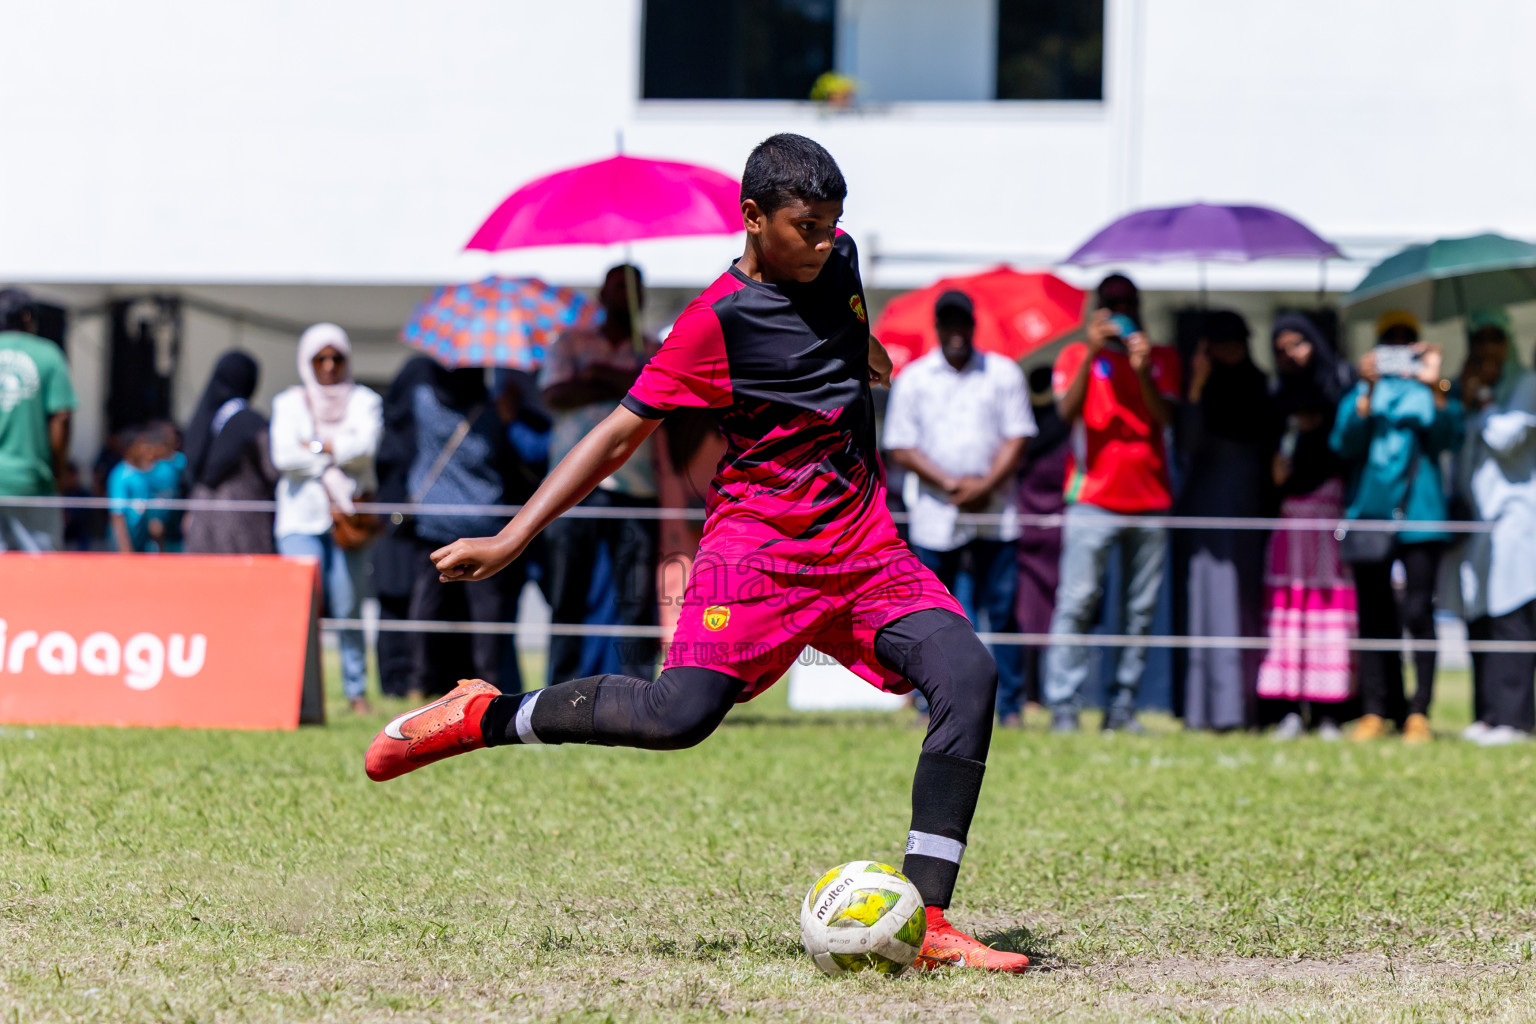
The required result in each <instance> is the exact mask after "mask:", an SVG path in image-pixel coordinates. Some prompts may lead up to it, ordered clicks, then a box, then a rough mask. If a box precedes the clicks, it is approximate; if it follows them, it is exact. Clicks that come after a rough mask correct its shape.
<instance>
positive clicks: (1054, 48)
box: [997, 0, 1104, 100]
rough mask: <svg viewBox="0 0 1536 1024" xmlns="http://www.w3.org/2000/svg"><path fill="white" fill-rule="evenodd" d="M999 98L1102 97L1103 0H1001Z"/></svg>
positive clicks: (998, 9)
mask: <svg viewBox="0 0 1536 1024" xmlns="http://www.w3.org/2000/svg"><path fill="white" fill-rule="evenodd" d="M997 98H998V99H1000V100H1098V99H1103V98H1104V0H998V3H997Z"/></svg>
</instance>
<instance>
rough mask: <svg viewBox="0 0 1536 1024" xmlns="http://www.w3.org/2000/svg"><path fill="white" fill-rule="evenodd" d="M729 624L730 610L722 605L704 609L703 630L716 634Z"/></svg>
mask: <svg viewBox="0 0 1536 1024" xmlns="http://www.w3.org/2000/svg"><path fill="white" fill-rule="evenodd" d="M730 624H731V610H730V609H729V608H727V607H726V606H725V605H723V604H712V605H710V606H709V607H708V608H705V609H704V628H705V629H707V630H709V631H711V632H713V633H718V632H720V631H721V630H722V629H724V628H725V627H726V626H728V625H730Z"/></svg>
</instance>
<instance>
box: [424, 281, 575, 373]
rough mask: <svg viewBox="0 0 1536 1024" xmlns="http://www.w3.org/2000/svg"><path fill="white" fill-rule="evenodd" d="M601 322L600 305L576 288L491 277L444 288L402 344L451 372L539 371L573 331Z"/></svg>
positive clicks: (437, 293) (431, 301)
mask: <svg viewBox="0 0 1536 1024" xmlns="http://www.w3.org/2000/svg"><path fill="white" fill-rule="evenodd" d="M597 322H598V308H597V304H596V303H594V302H593V301H592V300H591V299H589V298H587V297H586V296H585V295H583V294H582V293H581V292H578V291H576V290H575V289H572V288H554V287H551V286H550V285H547V284H545V283H544V282H543V281H540V280H538V279H537V278H532V277H522V278H511V277H488V278H486V279H485V280H483V281H476V282H474V283H473V284H450V285H444V286H443V287H441V288H439V289H437V291H435V292H433V293H432V297H431V298H429V299H428V300H427V301H426V302H423V303H422V304H421V305H420V306H417V307H416V312H415V313H413V314H412V315H411V319H410V322H409V323H407V324H406V325H405V327H404V328H402V329H401V331H400V340H401V341H403V342H405V343H406V344H407V345H409V346H411V347H412V348H414V349H418V350H420V351H422V352H425V353H426V354H427V355H429V356H431V357H432V358H434V359H436V360H437V361H438V362H440V363H442V364H443V365H444V366H446V367H448V368H449V369H458V368H459V367H462V366H498V367H504V368H507V369H513V370H528V371H530V372H531V371H534V370H537V369H538V368H539V366H540V365H541V364H542V363H543V362H544V352H545V350H546V349H548V347H549V346H550V345H551V344H553V343H554V340H555V339H556V338H558V337H559V336H560V333H561V332H562V331H565V330H567V329H568V328H571V327H590V326H595V325H596V324H597Z"/></svg>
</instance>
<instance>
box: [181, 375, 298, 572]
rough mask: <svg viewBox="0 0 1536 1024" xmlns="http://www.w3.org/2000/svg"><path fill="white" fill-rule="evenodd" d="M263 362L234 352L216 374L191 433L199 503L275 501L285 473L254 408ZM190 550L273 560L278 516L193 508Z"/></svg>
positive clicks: (192, 482)
mask: <svg viewBox="0 0 1536 1024" xmlns="http://www.w3.org/2000/svg"><path fill="white" fill-rule="evenodd" d="M260 372H261V371H260V368H259V367H258V366H257V365H256V360H254V359H252V358H251V357H250V356H249V355H247V354H246V353H244V352H226V353H224V355H222V356H220V357H219V361H218V364H217V365H215V366H214V368H213V376H212V377H210V378H209V380H208V386H207V387H206V388H204V389H203V397H202V398H200V399H199V400H198V403H197V409H196V410H195V411H194V412H193V413H192V422H191V424H190V425H189V426H188V427H187V484H188V485H189V487H190V490H191V496H192V497H193V498H194V499H197V500H204V501H207V500H214V501H271V500H272V493H273V491H274V490H275V489H276V487H277V469H276V468H275V467H273V465H272V458H271V455H270V453H269V450H268V449H269V437H268V435H269V430H270V427H269V425H268V423H267V419H266V417H265V416H263V415H262V414H261V413H259V412H257V411H256V410H255V409H252V408H251V404H250V399H251V395H253V394H255V393H256V381H257V379H258V377H259V376H260ZM183 528H184V530H185V533H186V549H187V550H188V551H191V552H197V553H201V554H215V555H269V554H271V553H272V551H273V537H272V513H271V512H246V511H232V510H226V509H211V508H210V509H193V510H192V511H190V512H188V513H187V515H186V517H185V519H184V520H183Z"/></svg>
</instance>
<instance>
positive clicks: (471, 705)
mask: <svg viewBox="0 0 1536 1024" xmlns="http://www.w3.org/2000/svg"><path fill="white" fill-rule="evenodd" d="M500 695H501V691H500V690H498V689H497V688H496V687H494V686H492V685H491V684H490V683H487V682H484V681H482V680H479V679H466V680H464V681H463V682H461V683H460V684H459V685H458V686H455V687H454V688H453V689H452V690H450V691H449V692H448V695H447V696H446V697H441V698H439V699H437V700H435V701H433V702H432V703H430V704H427V705H425V706H424V707H419V708H417V709H416V710H415V711H407V712H406V713H405V714H403V715H401V716H400V717H399V718H396V719H395V720H394V721H392V722H390V723H389V724H388V725H386V726H385V727H384V731H383V732H381V733H379V734H378V735H377V736H375V737H374V738H373V742H372V743H370V744H369V745H368V753H367V755H366V756H365V757H364V758H363V767H364V768H365V769H366V770H367V772H368V777H369V778H370V779H372V780H373V781H374V782H384V781H386V780H388V779H393V778H398V777H399V776H401V775H404V774H405V773H406V772H413V771H415V770H416V769H417V768H421V767H423V766H425V765H429V764H431V763H432V762H433V761H441V760H442V759H443V758H445V757H452V756H453V755H454V754H464V753H468V752H469V751H471V750H479V749H480V748H481V747H483V746H485V737H484V736H481V735H480V716H481V715H483V714H485V706H486V705H487V704H489V703H490V702H491V698H492V697H497V696H500Z"/></svg>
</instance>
